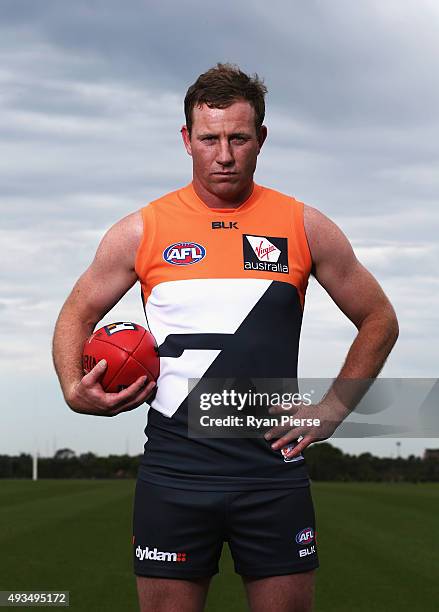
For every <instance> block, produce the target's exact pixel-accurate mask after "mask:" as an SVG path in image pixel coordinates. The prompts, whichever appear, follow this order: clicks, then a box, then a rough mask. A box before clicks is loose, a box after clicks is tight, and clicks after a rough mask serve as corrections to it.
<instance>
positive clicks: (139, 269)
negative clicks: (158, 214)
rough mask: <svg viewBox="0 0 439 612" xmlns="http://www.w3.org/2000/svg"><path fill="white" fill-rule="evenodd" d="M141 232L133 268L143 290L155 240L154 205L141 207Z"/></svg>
mask: <svg viewBox="0 0 439 612" xmlns="http://www.w3.org/2000/svg"><path fill="white" fill-rule="evenodd" d="M141 214H142V223H143V234H142V239H141V241H140V244H139V247H138V249H137V253H136V259H135V263H134V270H135V271H136V274H137V276H138V278H139V279H140V282H141V285H142V290H143V291H144V290H145V285H146V280H147V279H146V276H147V269H148V264H149V263H150V261H149V259H150V255H151V251H152V247H153V243H154V240H155V216H154V207H153V206H151V204H149V205H147V206H144V207H143V208H142V209H141Z"/></svg>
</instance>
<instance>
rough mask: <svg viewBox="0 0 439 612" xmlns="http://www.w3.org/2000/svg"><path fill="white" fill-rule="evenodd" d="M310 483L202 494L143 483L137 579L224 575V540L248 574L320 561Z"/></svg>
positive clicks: (136, 527) (136, 525)
mask: <svg viewBox="0 0 439 612" xmlns="http://www.w3.org/2000/svg"><path fill="white" fill-rule="evenodd" d="M315 537H316V536H315V518H314V508H313V503H312V499H311V493H310V489H309V487H300V488H295V489H288V490H286V491H285V490H277V489H276V490H265V491H243V492H239V491H233V492H230V491H227V492H226V491H194V490H188V489H174V488H169V487H164V486H157V485H155V484H150V483H149V482H145V481H143V480H140V479H139V480H138V481H137V485H136V494H135V501H134V518H133V556H134V573H135V574H136V575H137V576H156V577H161V578H180V579H187V580H191V579H194V578H200V577H204V576H213V575H214V574H216V573H218V560H219V558H220V556H221V550H222V546H223V542H228V544H229V547H230V550H231V553H232V556H233V560H234V564H235V571H236V572H237V573H238V574H241V575H243V576H255V577H263V576H278V575H282V574H293V573H296V572H306V571H309V570H312V569H314V568H317V567H318V566H319V563H318V558H317V547H316V540H315Z"/></svg>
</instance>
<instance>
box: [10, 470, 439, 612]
mask: <svg viewBox="0 0 439 612" xmlns="http://www.w3.org/2000/svg"><path fill="white" fill-rule="evenodd" d="M312 490H313V497H314V501H315V505H316V511H317V525H318V547H319V557H320V563H321V569H320V570H319V571H318V578H317V595H316V612H345V611H346V612H348V611H349V612H363V611H366V610H367V611H369V610H375V611H378V612H381V611H382V612H393V611H398V612H401V611H405V610H407V611H408V610H410V612H416V611H418V610H419V611H422V612H428V611H430V610H431V611H433V610H436V609H437V601H438V596H439V593H438V589H437V580H435V575H436V574H437V552H438V549H439V547H438V526H437V525H438V514H439V513H438V499H439V485H436V484H424V485H411V484H386V485H384V484H360V483H358V484H357V483H354V484H353V483H350V484H345V483H315V484H314V485H313V489H312ZM133 492H134V481H114V480H112V481H109V480H105V481H100V480H58V481H57V480H41V481H39V482H30V481H18V480H15V481H14V480H0V551H1V554H0V590H7V589H22V590H24V589H26V590H32V589H38V590H42V589H50V590H68V591H70V601H71V609H73V610H75V611H76V610H77V611H84V612H89V611H96V612H98V611H101V610H102V612H113V611H114V612H121V611H124V612H131V611H133V612H135V611H137V598H136V592H135V583H134V577H133V575H132V570H131V507H132V497H133ZM44 609H48V608H44ZM246 609H247V607H246V603H245V595H244V591H243V587H242V585H241V581H240V578H239V577H238V576H236V575H235V574H234V571H233V563H232V560H231V556H230V553H229V550H228V548H227V547H226V546H225V547H224V550H223V556H222V559H221V573H220V575H219V576H216V577H215V578H214V579H213V582H212V585H211V590H210V593H209V597H208V604H207V608H206V610H207V612H220V611H224V610H228V611H229V612H235V611H236V612H242V611H245V610H246ZM268 612H275V611H268Z"/></svg>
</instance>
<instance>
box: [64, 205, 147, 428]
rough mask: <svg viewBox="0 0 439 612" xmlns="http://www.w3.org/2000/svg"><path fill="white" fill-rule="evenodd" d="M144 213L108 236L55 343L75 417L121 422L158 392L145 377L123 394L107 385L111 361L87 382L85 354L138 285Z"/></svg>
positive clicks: (74, 297)
mask: <svg viewBox="0 0 439 612" xmlns="http://www.w3.org/2000/svg"><path fill="white" fill-rule="evenodd" d="M142 233H143V226H142V217H141V213H140V212H135V213H132V214H131V215H128V216H127V217H125V218H124V219H121V220H120V221H119V222H118V223H116V224H115V225H113V227H112V228H111V229H110V230H109V231H108V232H107V233H106V234H105V236H104V238H103V239H102V241H101V243H100V245H99V248H98V250H97V252H96V255H95V258H94V260H93V262H92V264H91V265H90V267H89V268H88V269H87V270H86V271H85V272H84V274H83V275H82V276H81V277H80V278H79V280H78V281H77V283H76V284H75V286H74V287H73V290H72V292H71V293H70V295H69V297H68V298H67V300H66V302H65V304H64V306H63V307H62V309H61V312H60V314H59V317H58V320H57V323H56V326H55V333H54V337H53V361H54V365H55V369H56V373H57V374H58V378H59V381H60V384H61V388H62V391H63V394H64V398H65V400H66V402H67V404H68V405H69V406H70V408H72V410H74V411H75V412H82V413H86V414H95V415H101V416H115V415H116V414H119V413H120V412H125V411H127V410H132V409H133V408H136V407H137V406H140V404H143V403H144V402H145V400H146V398H147V397H148V395H150V393H151V392H152V390H153V389H154V387H155V383H153V382H150V383H147V379H146V377H144V376H142V377H141V378H139V379H138V380H137V381H136V382H134V383H133V384H132V385H130V386H129V387H127V388H126V389H124V390H123V391H121V392H120V393H106V392H105V391H104V390H103V388H102V386H101V384H100V382H99V381H100V379H101V378H102V376H103V374H104V372H105V369H106V363H105V361H100V362H99V363H98V364H97V365H96V366H95V367H94V368H93V370H92V371H91V372H89V373H88V374H86V375H85V376H84V374H83V370H82V350H83V347H84V343H85V341H86V340H87V338H88V337H89V336H90V334H91V333H92V332H93V330H94V328H95V326H96V324H97V323H98V322H99V321H100V320H101V319H102V317H103V316H104V315H105V314H106V313H107V312H108V311H109V310H111V308H113V306H114V305H115V304H117V302H118V301H119V300H120V299H121V298H122V296H123V295H125V293H126V292H127V291H128V290H129V289H130V288H131V287H132V286H133V285H134V283H135V282H136V281H137V280H138V279H137V275H136V272H135V269H134V264H135V258H136V253H137V249H138V247H139V244H140V241H141V239H142Z"/></svg>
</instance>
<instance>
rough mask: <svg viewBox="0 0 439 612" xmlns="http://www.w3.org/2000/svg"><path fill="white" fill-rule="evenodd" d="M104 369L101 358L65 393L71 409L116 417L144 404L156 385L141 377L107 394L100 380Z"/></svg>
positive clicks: (104, 364) (105, 364) (82, 412)
mask: <svg viewBox="0 0 439 612" xmlns="http://www.w3.org/2000/svg"><path fill="white" fill-rule="evenodd" d="M106 369H107V362H106V361H105V359H101V361H99V362H98V363H97V364H96V365H95V367H94V368H93V369H92V370H91V371H90V372H89V373H88V374H86V375H85V376H84V377H83V378H82V379H81V380H80V381H79V383H75V384H74V385H73V387H72V389H71V390H70V392H69V393H68V394H66V397H65V399H66V402H67V404H68V405H69V406H70V408H71V409H72V410H73V411H74V412H79V413H81V414H94V415H95V416H107V417H112V416H116V415H117V414H120V413H121V412H128V411H129V410H134V408H137V407H138V406H140V405H141V404H143V403H144V402H145V401H146V400H147V398H148V397H149V396H150V395H151V393H152V392H153V391H154V389H155V387H156V383H155V382H154V381H150V382H148V378H147V376H141V377H140V378H138V379H137V380H136V381H135V382H133V384H132V385H130V386H129V387H127V388H126V389H123V390H122V391H119V393H106V392H105V391H104V389H103V388H102V385H101V383H100V381H101V379H102V377H103V375H104V374H105V370H106Z"/></svg>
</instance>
